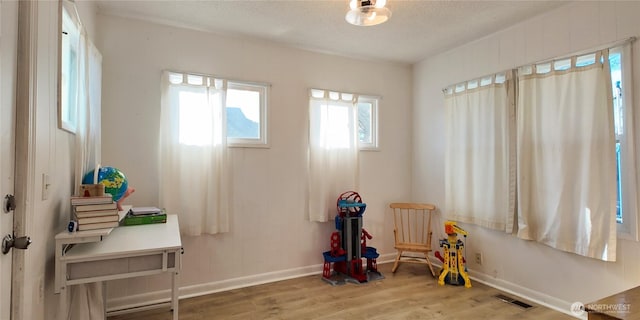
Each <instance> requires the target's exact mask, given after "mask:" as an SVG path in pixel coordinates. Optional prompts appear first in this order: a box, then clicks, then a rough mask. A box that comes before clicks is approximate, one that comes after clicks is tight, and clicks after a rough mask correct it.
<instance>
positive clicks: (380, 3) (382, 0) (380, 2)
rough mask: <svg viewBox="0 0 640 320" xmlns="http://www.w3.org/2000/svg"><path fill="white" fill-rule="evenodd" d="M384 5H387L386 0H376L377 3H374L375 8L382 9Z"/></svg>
mask: <svg viewBox="0 0 640 320" xmlns="http://www.w3.org/2000/svg"><path fill="white" fill-rule="evenodd" d="M385 4H387V0H378V1H376V5H375V7H376V8H382V7H384V5H385Z"/></svg>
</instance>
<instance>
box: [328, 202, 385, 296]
mask: <svg viewBox="0 0 640 320" xmlns="http://www.w3.org/2000/svg"><path fill="white" fill-rule="evenodd" d="M366 208H367V205H366V204H365V203H362V198H361V197H360V195H359V194H358V193H357V192H355V191H347V192H344V193H342V194H341V195H340V196H339V197H338V201H337V214H336V217H335V226H336V230H338V231H336V232H333V233H332V234H331V250H330V251H326V252H323V253H322V255H323V257H324V268H323V271H322V279H323V280H324V281H326V282H328V283H330V284H332V285H337V284H344V282H345V281H349V282H354V283H363V282H367V281H371V280H378V279H383V278H384V277H383V276H382V274H381V273H380V272H378V266H377V263H376V259H377V258H378V257H379V256H380V254H379V253H378V252H377V250H376V248H374V247H367V239H369V240H371V239H372V238H373V237H372V236H371V235H370V234H369V233H368V232H367V230H365V229H363V228H362V215H363V214H364V212H365V210H366ZM362 259H366V261H367V266H366V269H364V268H363V265H362ZM332 265H333V271H332V270H331V269H332V268H331V266H332Z"/></svg>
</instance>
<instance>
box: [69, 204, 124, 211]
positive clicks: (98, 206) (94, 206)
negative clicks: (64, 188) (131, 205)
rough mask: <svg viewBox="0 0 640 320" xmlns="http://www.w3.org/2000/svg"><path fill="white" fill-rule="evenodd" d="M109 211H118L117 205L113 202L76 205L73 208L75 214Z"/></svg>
mask: <svg viewBox="0 0 640 320" xmlns="http://www.w3.org/2000/svg"><path fill="white" fill-rule="evenodd" d="M109 209H115V210H116V211H118V204H117V203H115V202H111V203H103V204H88V205H78V206H75V207H74V210H75V212H83V211H96V210H109Z"/></svg>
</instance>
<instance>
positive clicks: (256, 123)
mask: <svg viewBox="0 0 640 320" xmlns="http://www.w3.org/2000/svg"><path fill="white" fill-rule="evenodd" d="M266 106H267V86H266V85H262V84H251V83H242V82H231V81H229V82H228V83H227V100H226V114H227V141H228V143H229V145H231V146H251V145H253V146H265V145H266V144H267V121H266V120H267V113H266Z"/></svg>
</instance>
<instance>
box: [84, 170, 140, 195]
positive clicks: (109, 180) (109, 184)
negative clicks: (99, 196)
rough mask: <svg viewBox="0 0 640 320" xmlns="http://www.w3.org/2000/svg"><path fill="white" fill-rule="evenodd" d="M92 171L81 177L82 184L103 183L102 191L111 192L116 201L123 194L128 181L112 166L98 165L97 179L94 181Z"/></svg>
mask: <svg viewBox="0 0 640 320" xmlns="http://www.w3.org/2000/svg"><path fill="white" fill-rule="evenodd" d="M94 171H95V170H91V171H90V172H88V173H87V174H85V175H84V177H83V178H82V183H83V184H93V183H99V184H102V185H104V192H105V193H109V194H111V196H112V197H113V201H118V200H120V198H122V196H124V194H125V192H126V191H127V187H128V186H129V183H128V181H127V177H126V176H125V175H124V173H122V171H120V170H118V169H117V168H114V167H100V168H98V181H97V182H94V180H93V178H94Z"/></svg>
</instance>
